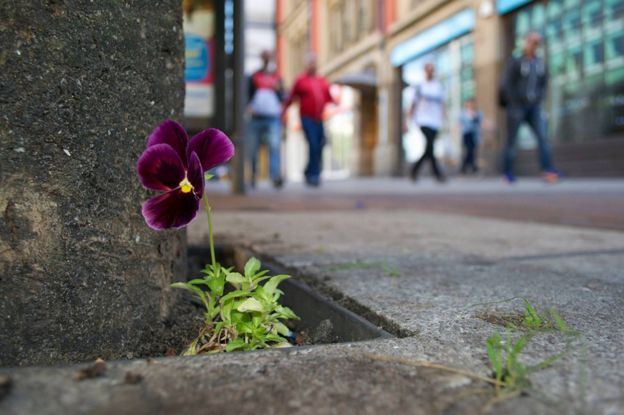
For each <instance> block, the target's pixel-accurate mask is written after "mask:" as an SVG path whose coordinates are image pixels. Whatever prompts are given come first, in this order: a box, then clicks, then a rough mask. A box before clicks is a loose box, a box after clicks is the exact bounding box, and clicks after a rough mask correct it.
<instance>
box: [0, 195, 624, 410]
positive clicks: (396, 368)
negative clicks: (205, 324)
mask: <svg viewBox="0 0 624 415" xmlns="http://www.w3.org/2000/svg"><path fill="white" fill-rule="evenodd" d="M398 186H403V185H398ZM492 186H494V184H492ZM533 186H534V189H533V190H531V192H537V193H539V192H540V191H541V190H539V186H540V185H538V184H534V185H533ZM601 186H602V185H601ZM611 186H613V187H611ZM619 186H620V185H619V184H615V185H611V184H608V183H607V184H605V185H604V188H603V189H601V190H600V191H599V192H597V194H603V193H602V192H605V191H606V190H608V191H609V192H611V191H614V192H615V191H617V190H618V189H619ZM328 188H329V186H328ZM557 189H562V187H561V188H559V187H557ZM596 189H597V187H593V190H592V188H590V187H587V188H586V190H585V191H586V192H587V193H588V194H592V192H594V191H596ZM328 191H329V190H328ZM335 191H336V195H337V197H338V196H341V195H344V194H345V191H340V190H339V189H336V190H335ZM362 191H364V190H362ZM433 191H437V190H433ZM544 191H545V192H548V194H551V189H548V190H544ZM553 191H555V192H556V191H563V190H553ZM570 191H571V192H576V190H574V189H571V190H570ZM264 192H267V193H270V192H272V190H266V191H264ZM301 192H302V193H304V192H305V193H307V192H309V190H307V189H302V190H301ZM314 197H318V194H315V195H314ZM220 198H221V196H219V194H218V193H215V192H214V191H213V192H212V193H211V200H212V203H213V205H218V204H219V203H224V204H227V203H230V202H231V201H227V200H225V201H224V200H220ZM223 198H225V196H224V195H223ZM226 202H227V203H226ZM214 221H215V227H216V233H217V235H216V239H217V242H220V243H231V244H234V245H243V246H246V247H249V248H251V249H253V250H254V251H255V252H256V253H257V254H258V255H261V256H264V257H266V258H271V259H272V260H273V261H276V262H278V263H279V264H281V265H283V266H285V267H287V268H289V269H291V270H293V272H294V273H296V274H297V275H298V276H299V277H300V278H302V279H304V280H305V281H306V282H308V283H309V284H310V285H311V286H313V287H315V288H316V289H317V290H318V291H320V292H321V293H323V294H325V295H326V296H328V297H332V298H334V299H335V300H336V301H337V302H339V303H341V304H343V305H344V306H346V307H347V308H350V309H352V310H354V311H356V312H358V313H360V314H361V315H364V316H365V317H367V318H369V319H370V320H371V321H373V322H376V323H378V322H383V323H384V324H386V325H387V326H386V328H387V329H388V330H390V331H392V332H394V333H398V334H401V336H402V337H400V338H393V339H384V340H372V341H367V342H361V343H352V344H336V345H323V346H313V347H310V348H303V349H293V350H288V351H268V352H258V353H249V354H228V355H215V356H203V357H196V358H170V359H161V360H157V361H156V362H153V361H144V360H138V361H128V362H116V363H111V364H110V365H109V370H108V371H107V373H106V374H105V376H103V377H101V378H97V379H91V380H86V381H83V382H76V381H74V380H73V379H72V374H73V372H74V371H75V368H46V369H38V368H29V369H22V370H18V371H8V372H9V373H10V374H11V376H12V377H13V384H14V386H13V390H12V391H11V392H10V394H8V395H7V396H6V397H5V398H4V399H0V412H3V411H4V412H6V413H33V412H35V413H42V414H43V413H120V414H123V413H133V414H136V413H180V412H191V411H204V412H209V413H251V412H257V411H261V412H262V413H275V414H291V413H293V412H294V413H301V414H368V413H370V414H378V413H413V414H421V413H422V414H429V413H445V414H447V413H448V414H479V413H492V414H494V413H510V414H567V413H570V414H572V413H574V414H579V413H580V414H622V413H624V393H623V391H624V363H623V361H622V359H621V347H622V345H623V344H624V324H623V323H622V320H621V318H622V316H623V315H624V271H623V270H624V233H622V232H617V231H606V230H598V229H590V228H587V227H577V226H561V225H549V224H543V223H532V222H523V221H519V220H518V219H517V218H515V219H514V220H513V221H507V220H500V219H488V218H483V217H474V216H466V215H457V214H452V213H449V212H445V213H433V212H430V211H426V210H422V209H414V208H410V209H405V208H400V207H396V206H394V207H393V208H364V209H360V208H356V209H338V208H331V209H330V208H327V209H317V210H314V209H311V208H310V207H308V208H307V209H301V208H297V209H295V208H292V209H262V210H261V209H246V210H245V209H244V210H234V209H233V208H232V206H230V207H229V208H227V209H226V206H223V205H222V206H220V207H219V208H217V209H215V217H214ZM188 235H189V243H191V244H202V243H205V242H206V240H207V228H206V225H205V216H204V215H203V214H201V215H200V216H199V217H198V218H197V219H196V220H195V222H194V223H193V224H192V225H191V226H190V227H189V230H188ZM519 296H522V297H526V298H527V299H529V300H530V301H531V302H532V303H533V304H534V305H535V306H536V307H537V308H538V309H539V310H544V309H546V308H550V307H554V308H556V309H557V310H558V311H559V313H560V314H561V315H562V316H563V317H564V318H565V319H566V321H567V322H568V323H569V325H570V326H571V327H572V328H573V329H574V330H578V331H579V332H581V333H582V337H580V338H574V339H573V340H571V338H570V337H568V336H565V335H563V334H561V333H558V332H552V331H551V332H544V333H540V334H538V335H536V336H535V338H534V339H533V340H532V341H531V343H530V344H529V346H528V347H527V349H526V351H525V352H524V353H523V354H522V356H521V361H522V362H524V363H525V364H529V365H530V364H535V363H537V362H539V361H541V360H543V359H544V358H546V357H548V356H551V355H553V354H555V353H557V352H559V351H561V350H562V349H564V348H566V347H567V345H568V343H569V344H571V346H572V349H571V351H570V352H569V353H568V354H567V355H566V356H564V357H563V358H562V359H560V360H559V361H557V362H556V363H555V364H553V365H552V366H551V367H550V368H548V369H545V370H542V371H538V372H536V373H534V374H532V375H531V381H532V388H531V389H530V391H529V394H528V395H527V396H521V397H516V398H513V399H510V400H505V401H503V402H500V403H498V404H496V405H493V406H489V407H488V403H491V398H492V397H493V389H492V388H491V387H490V386H487V385H486V384H485V383H483V382H481V381H479V380H477V379H475V378H472V377H471V376H465V375H460V374H456V373H451V372H446V371H443V370H438V369H433V368H427V367H422V366H419V365H418V364H417V363H416V362H419V361H427V362H435V363H439V364H443V365H446V366H450V367H454V368H459V369H462V370H467V371H470V372H472V373H474V374H476V375H480V376H488V375H489V374H490V372H491V368H490V367H489V364H488V362H487V355H486V348H485V341H486V339H487V337H488V336H489V335H490V334H492V333H493V332H494V331H495V330H503V327H502V326H500V325H497V324H495V323H492V321H494V322H495V321H496V318H503V317H505V316H509V315H518V314H520V313H521V312H522V310H523V307H522V303H521V301H519V300H510V301H501V300H506V299H510V298H512V297H519ZM128 371H132V372H136V373H140V374H141V375H142V376H143V380H142V381H141V382H139V383H138V384H128V383H126V382H124V378H125V376H126V373H127V372H128ZM4 372H5V373H6V372H7V371H6V370H5V371H4Z"/></svg>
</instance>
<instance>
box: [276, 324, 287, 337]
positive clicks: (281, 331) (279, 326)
mask: <svg viewBox="0 0 624 415" xmlns="http://www.w3.org/2000/svg"><path fill="white" fill-rule="evenodd" d="M274 327H275V330H276V331H277V332H278V333H279V334H281V335H282V336H288V335H290V329H289V328H288V327H286V325H285V324H283V323H280V322H279V321H278V322H277V323H275V325H274Z"/></svg>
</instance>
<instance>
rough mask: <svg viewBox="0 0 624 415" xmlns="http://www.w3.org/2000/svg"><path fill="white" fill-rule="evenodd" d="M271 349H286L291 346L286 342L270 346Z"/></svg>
mask: <svg viewBox="0 0 624 415" xmlns="http://www.w3.org/2000/svg"><path fill="white" fill-rule="evenodd" d="M271 347H273V348H275V349H280V348H286V347H293V345H292V344H290V343H288V342H280V343H275V344H272V345H271Z"/></svg>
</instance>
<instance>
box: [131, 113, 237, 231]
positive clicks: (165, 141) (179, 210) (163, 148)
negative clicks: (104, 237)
mask: <svg viewBox="0 0 624 415" xmlns="http://www.w3.org/2000/svg"><path fill="white" fill-rule="evenodd" d="M232 156H234V145H233V144H232V141H230V139H229V138H228V137H227V136H226V135H225V134H224V133H223V132H221V131H219V130H217V129H215V128H209V129H207V130H204V131H202V132H200V133H198V134H197V135H195V136H193V138H191V139H190V140H189V138H188V135H187V134H186V131H185V130H184V128H183V127H182V126H181V125H180V124H178V123H177V122H175V121H173V120H167V121H164V122H163V123H162V124H160V125H159V126H158V127H156V129H155V130H154V131H153V132H152V134H151V135H150V136H149V139H148V140H147V148H146V149H145V151H144V152H143V154H141V157H139V161H138V162H137V173H138V174H139V179H140V180H141V184H142V185H143V186H144V187H146V188H148V189H152V190H161V191H163V192H164V193H162V194H160V195H158V196H154V197H153V198H151V199H149V200H147V201H146V202H145V203H144V204H143V217H144V218H145V221H146V222H147V224H148V225H149V226H150V227H151V228H153V229H157V230H161V229H168V228H181V227H183V226H185V225H186V224H188V223H189V222H190V221H192V220H193V218H195V215H196V214H197V210H198V209H199V201H200V200H201V198H202V196H203V194H204V172H205V171H207V170H210V169H212V168H213V167H216V166H218V165H219V164H222V163H225V162H226V161H228V160H229V159H231V158H232Z"/></svg>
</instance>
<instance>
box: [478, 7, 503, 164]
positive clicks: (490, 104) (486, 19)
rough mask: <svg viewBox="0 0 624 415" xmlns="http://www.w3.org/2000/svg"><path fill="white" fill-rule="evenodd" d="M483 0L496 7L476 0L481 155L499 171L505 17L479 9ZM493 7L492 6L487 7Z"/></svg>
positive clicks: (501, 135)
mask: <svg viewBox="0 0 624 415" xmlns="http://www.w3.org/2000/svg"><path fill="white" fill-rule="evenodd" d="M484 3H490V4H491V8H492V10H494V4H495V2H493V1H491V0H475V1H474V7H475V11H476V13H477V20H476V24H475V29H474V32H473V39H474V45H475V49H474V63H473V64H474V73H475V83H476V91H477V94H476V98H477V105H478V106H479V108H480V109H481V111H483V114H484V116H485V119H486V122H485V123H484V128H483V134H482V142H481V146H480V150H479V152H480V153H479V156H480V158H482V159H483V163H481V165H482V166H483V167H484V168H485V169H484V170H485V172H487V173H490V174H492V173H496V172H497V170H498V165H499V164H500V163H499V159H500V148H501V141H502V140H503V139H504V137H503V135H504V134H503V128H502V127H503V126H504V125H502V121H503V119H502V118H503V117H502V111H501V110H500V107H499V105H498V85H499V80H500V76H501V72H502V70H503V68H502V66H503V62H502V58H501V55H502V50H501V49H502V48H503V41H502V40H501V39H503V36H502V19H501V18H500V17H499V16H498V15H497V14H496V12H495V11H492V13H491V14H485V15H484V14H483V13H480V10H482V9H483V4H484ZM488 10H490V8H488Z"/></svg>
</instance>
